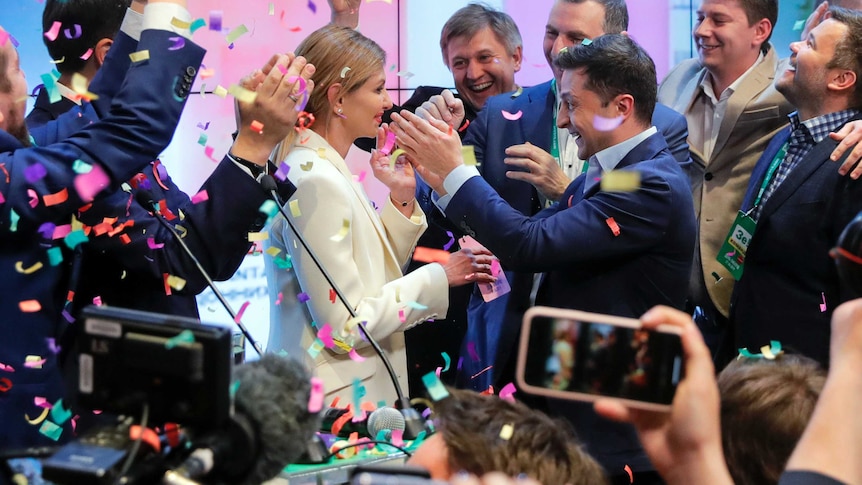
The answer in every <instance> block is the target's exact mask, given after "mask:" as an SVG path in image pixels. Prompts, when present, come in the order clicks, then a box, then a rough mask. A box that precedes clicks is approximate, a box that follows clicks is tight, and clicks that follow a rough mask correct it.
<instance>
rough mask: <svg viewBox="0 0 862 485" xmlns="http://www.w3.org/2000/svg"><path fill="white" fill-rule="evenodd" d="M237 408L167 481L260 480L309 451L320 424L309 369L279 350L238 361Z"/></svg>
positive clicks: (235, 370) (261, 481) (172, 471)
mask: <svg viewBox="0 0 862 485" xmlns="http://www.w3.org/2000/svg"><path fill="white" fill-rule="evenodd" d="M234 380H235V381H238V382H239V387H238V388H237V391H236V395H235V396H234V405H235V413H234V415H233V416H232V417H231V419H230V424H229V425H228V426H227V429H221V430H219V431H216V432H214V433H212V434H209V435H207V436H205V437H204V439H202V440H201V441H200V442H198V443H196V446H197V448H196V449H195V451H194V452H193V453H192V454H191V455H190V456H189V457H188V458H187V459H186V460H185V461H184V462H183V463H182V464H181V465H180V466H179V467H177V468H176V469H174V470H169V471H168V472H167V473H165V475H164V478H163V483H166V484H171V485H178V484H188V483H190V482H189V481H190V480H192V481H194V480H198V479H200V478H203V477H206V476H208V475H212V476H213V477H218V478H219V480H220V481H223V482H225V483H236V484H242V485H246V484H247V485H252V484H254V485H257V484H260V483H263V482H265V481H267V480H270V479H271V478H273V477H275V476H276V475H278V473H279V472H280V471H281V470H282V469H283V468H284V467H285V466H287V465H288V464H290V463H293V462H294V461H296V459H297V458H299V456H300V455H302V453H303V452H304V451H305V443H306V441H308V439H310V438H311V436H312V435H314V432H315V430H317V428H318V425H319V419H318V415H317V414H315V413H309V412H308V399H309V395H310V393H311V384H310V382H309V375H308V373H307V372H306V370H305V367H304V366H303V365H302V364H300V363H299V362H297V361H295V360H291V359H287V358H284V357H280V356H278V355H275V354H265V355H264V356H263V357H261V359H260V360H258V361H255V362H249V363H245V364H242V365H240V366H237V367H236V368H235V369H234Z"/></svg>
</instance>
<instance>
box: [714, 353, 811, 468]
mask: <svg viewBox="0 0 862 485" xmlns="http://www.w3.org/2000/svg"><path fill="white" fill-rule="evenodd" d="M825 381H826V372H825V371H824V370H823V369H822V368H821V367H820V365H819V364H818V363H817V362H816V361H814V360H812V359H809V358H807V357H804V356H801V355H793V354H781V355H779V356H777V357H776V359H775V360H767V359H746V358H742V359H739V360H736V361H733V362H731V363H730V364H728V366H727V367H725V368H724V370H722V371H721V373H720V374H719V375H718V388H719V393H720V395H721V439H722V444H723V445H724V456H725V459H726V460H727V466H728V468H729V469H730V474H731V475H732V476H733V479H734V483H736V484H737V485H767V484H775V483H778V478H779V476H780V475H781V472H782V471H783V470H784V467H785V465H786V464H787V460H788V459H789V458H790V454H791V453H792V452H793V449H794V448H795V447H796V443H797V442H798V441H799V438H800V437H801V436H802V432H803V431H804V430H805V426H806V425H807V424H808V421H809V419H810V418H811V414H812V413H813V412H814V406H815V404H816V403H817V399H818V397H819V396H820V391H821V390H822V389H823V384H824V383H825Z"/></svg>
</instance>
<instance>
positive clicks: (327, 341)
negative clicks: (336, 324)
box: [317, 323, 335, 349]
mask: <svg viewBox="0 0 862 485" xmlns="http://www.w3.org/2000/svg"><path fill="white" fill-rule="evenodd" d="M317 338H319V339H320V341H321V342H323V346H324V347H326V348H327V349H331V348H333V347H335V341H334V340H333V339H332V326H331V325H329V324H328V323H327V324H324V325H323V327H321V329H320V331H318V332H317Z"/></svg>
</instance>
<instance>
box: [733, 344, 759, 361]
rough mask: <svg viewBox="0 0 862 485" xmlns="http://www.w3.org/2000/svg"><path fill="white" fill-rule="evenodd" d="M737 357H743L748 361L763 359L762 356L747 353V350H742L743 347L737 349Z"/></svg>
mask: <svg viewBox="0 0 862 485" xmlns="http://www.w3.org/2000/svg"><path fill="white" fill-rule="evenodd" d="M739 357H745V358H748V359H762V358H763V356H762V355H760V354H752V353H751V352H749V351H748V349H746V348H744V347H743V348H741V349H739ZM739 357H737V359H738V358H739Z"/></svg>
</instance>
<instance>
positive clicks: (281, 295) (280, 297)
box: [275, 291, 284, 305]
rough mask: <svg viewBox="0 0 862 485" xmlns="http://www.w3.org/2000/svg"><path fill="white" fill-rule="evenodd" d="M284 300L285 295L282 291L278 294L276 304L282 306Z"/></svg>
mask: <svg viewBox="0 0 862 485" xmlns="http://www.w3.org/2000/svg"><path fill="white" fill-rule="evenodd" d="M283 298H284V293H282V292H280V291H279V292H278V298H276V300H275V304H276V305H281V300H282V299H283Z"/></svg>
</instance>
